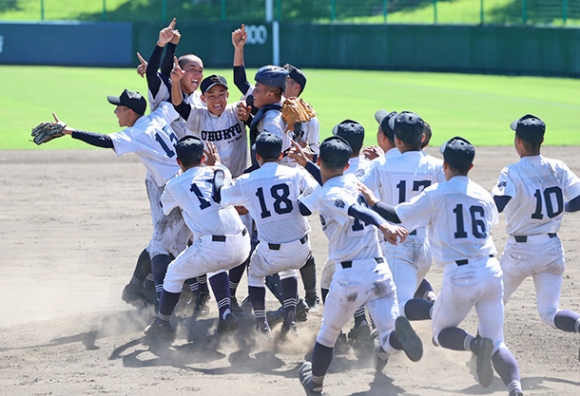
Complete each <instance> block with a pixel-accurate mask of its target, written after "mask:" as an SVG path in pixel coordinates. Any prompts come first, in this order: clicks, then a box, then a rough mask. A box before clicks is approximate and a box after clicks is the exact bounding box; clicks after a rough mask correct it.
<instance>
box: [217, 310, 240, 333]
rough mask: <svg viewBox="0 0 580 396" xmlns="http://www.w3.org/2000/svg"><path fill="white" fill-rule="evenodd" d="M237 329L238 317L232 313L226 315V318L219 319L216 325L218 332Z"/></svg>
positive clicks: (231, 331) (230, 331)
mask: <svg viewBox="0 0 580 396" xmlns="http://www.w3.org/2000/svg"><path fill="white" fill-rule="evenodd" d="M237 329H238V319H237V318H236V316H235V315H234V314H233V313H229V314H227V315H226V318H225V319H223V320H220V321H219V323H218V327H217V332H218V334H229V333H233V332H234V331H236V330H237Z"/></svg>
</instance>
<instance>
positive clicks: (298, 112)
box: [282, 98, 316, 132]
mask: <svg viewBox="0 0 580 396" xmlns="http://www.w3.org/2000/svg"><path fill="white" fill-rule="evenodd" d="M314 117H316V112H315V111H314V109H313V108H312V106H310V105H309V104H308V103H306V102H305V101H304V100H302V99H300V98H286V100H284V103H283V104H282V118H283V119H284V122H285V123H286V125H288V130H289V131H291V132H294V124H295V123H297V122H307V121H310V120H311V119H313V118H314Z"/></svg>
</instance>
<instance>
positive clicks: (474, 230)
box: [395, 176, 504, 350]
mask: <svg viewBox="0 0 580 396" xmlns="http://www.w3.org/2000/svg"><path fill="white" fill-rule="evenodd" d="M395 210H396V212H397V215H398V216H399V219H400V220H401V222H402V225H403V226H405V227H406V228H407V229H409V230H414V229H417V228H419V227H427V229H428V233H429V241H430V244H431V250H432V254H433V258H434V260H435V265H437V266H439V267H444V275H443V283H442V286H441V292H440V294H439V297H438V298H437V301H436V302H435V306H434V309H433V319H432V320H433V323H432V328H433V336H434V340H436V341H437V337H438V335H439V333H440V332H441V330H443V329H445V328H448V327H457V326H459V324H460V323H461V322H462V321H463V320H464V319H465V317H466V316H467V314H468V313H469V311H470V310H471V308H472V307H475V310H476V312H477V315H478V318H479V334H480V335H481V337H485V338H490V339H491V340H493V342H494V347H495V350H497V349H499V347H500V346H501V345H502V344H503V321H504V315H503V313H504V311H503V300H502V296H503V284H502V271H501V268H500V266H499V262H498V261H497V259H496V258H495V257H494V256H495V255H496V253H497V251H496V249H495V245H494V243H493V240H492V238H491V234H490V232H491V227H492V226H493V225H494V224H496V223H497V221H498V212H497V208H496V207H495V203H494V202H493V200H492V198H491V195H490V194H489V192H487V191H486V190H485V189H483V188H482V187H481V186H479V185H478V184H476V183H474V182H473V181H471V180H470V179H469V178H468V177H467V176H455V177H452V178H451V179H450V180H449V181H448V182H443V183H438V184H435V185H433V186H430V187H427V188H426V189H424V190H423V192H421V194H419V195H418V196H417V197H415V198H413V199H412V200H411V201H410V202H404V203H401V204H399V205H397V206H396V207H395Z"/></svg>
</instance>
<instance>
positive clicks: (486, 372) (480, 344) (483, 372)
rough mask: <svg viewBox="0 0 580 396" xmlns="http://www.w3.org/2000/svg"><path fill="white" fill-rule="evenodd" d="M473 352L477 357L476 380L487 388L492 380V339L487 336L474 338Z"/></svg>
mask: <svg viewBox="0 0 580 396" xmlns="http://www.w3.org/2000/svg"><path fill="white" fill-rule="evenodd" d="M473 353H475V356H476V358H477V359H476V367H477V369H476V370H477V380H478V381H479V384H480V385H481V386H483V387H484V388H487V387H488V386H490V385H491V383H492V382H493V367H492V365H491V356H492V354H493V341H492V340H490V339H489V338H479V337H478V338H476V339H475V341H474V350H473Z"/></svg>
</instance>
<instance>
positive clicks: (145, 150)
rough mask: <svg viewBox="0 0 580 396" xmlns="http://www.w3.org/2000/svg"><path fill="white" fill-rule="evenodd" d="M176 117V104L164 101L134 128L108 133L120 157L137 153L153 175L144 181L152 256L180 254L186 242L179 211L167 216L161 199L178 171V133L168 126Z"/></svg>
mask: <svg viewBox="0 0 580 396" xmlns="http://www.w3.org/2000/svg"><path fill="white" fill-rule="evenodd" d="M177 117H179V114H177V112H176V111H175V109H174V108H173V106H172V105H171V104H169V103H166V102H165V103H163V104H161V105H160V106H159V107H158V108H157V110H155V111H154V112H152V113H150V114H149V115H147V116H142V117H140V118H139V119H138V120H137V122H135V125H133V126H132V127H129V128H126V129H124V130H123V131H121V132H118V133H112V134H110V135H109V136H110V138H111V140H112V141H113V146H114V150H115V153H116V154H117V155H118V156H121V155H123V154H125V153H135V154H136V155H137V157H139V159H140V160H141V162H143V165H145V167H146V168H147V172H148V174H149V175H151V177H150V178H149V177H148V178H146V180H145V184H146V187H147V196H148V197H149V204H150V207H151V218H152V224H153V235H152V237H151V241H150V242H149V246H148V248H147V250H148V252H149V255H150V256H151V257H154V256H156V255H158V254H173V255H177V254H178V253H179V252H180V251H181V250H183V249H184V248H185V243H186V241H185V240H183V238H178V237H177V235H178V234H180V231H181V230H182V229H183V227H185V224H184V222H183V218H182V216H181V213H180V211H179V210H176V211H174V212H172V213H167V214H165V215H164V213H163V209H162V208H161V206H160V201H159V198H160V196H161V194H162V192H163V188H164V186H165V183H166V182H167V181H168V180H169V179H171V178H172V177H173V176H175V174H176V173H178V172H179V166H178V165H177V162H176V153H175V148H174V145H175V144H176V143H177V136H176V135H175V133H174V132H173V130H172V129H171V127H170V126H169V124H170V123H171V122H172V121H173V120H175V119H176V118H177Z"/></svg>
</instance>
